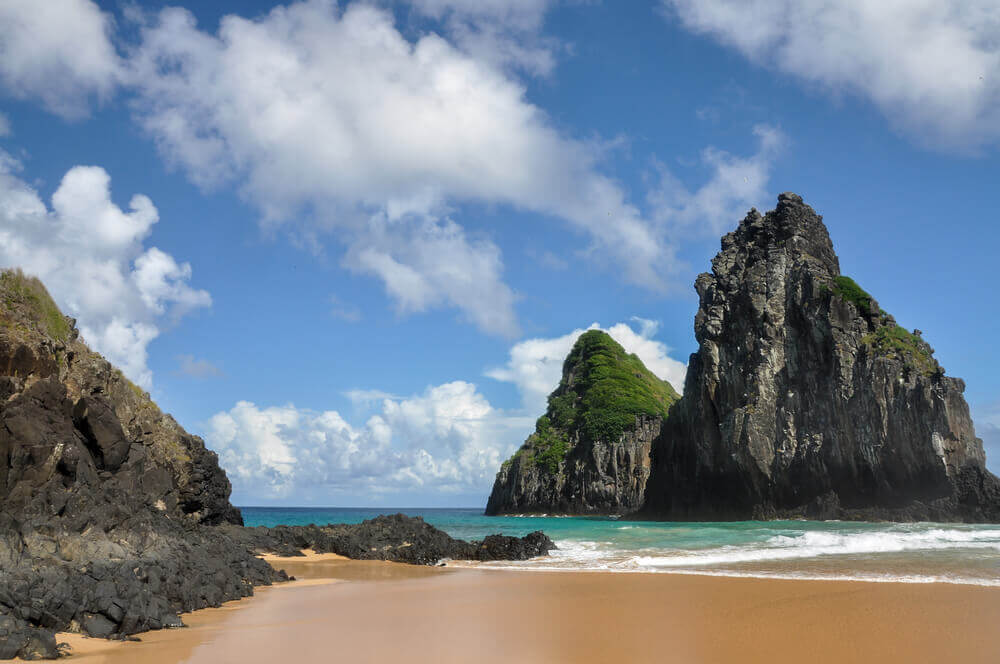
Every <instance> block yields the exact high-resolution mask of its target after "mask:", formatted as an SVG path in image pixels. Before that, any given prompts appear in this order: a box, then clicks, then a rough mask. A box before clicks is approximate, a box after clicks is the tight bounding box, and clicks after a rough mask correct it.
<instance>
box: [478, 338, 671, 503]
mask: <svg viewBox="0 0 1000 664" xmlns="http://www.w3.org/2000/svg"><path fill="white" fill-rule="evenodd" d="M676 399H677V393H676V392H675V391H674V389H673V388H672V387H671V386H670V385H669V384H668V383H667V382H665V381H662V380H660V379H659V378H657V377H656V376H654V375H653V374H652V373H650V371H649V370H648V369H646V367H645V366H643V364H642V362H641V361H640V360H639V358H637V357H636V356H634V355H628V354H627V353H626V352H625V350H624V349H623V348H622V347H621V346H620V345H619V344H618V343H617V342H616V341H614V340H613V339H612V338H611V337H610V336H608V335H607V334H606V333H604V332H601V331H599V330H591V331H588V332H585V333H584V334H582V335H581V336H580V338H579V339H578V340H577V342H576V345H575V346H574V347H573V350H572V351H571V352H570V354H569V356H568V357H567V358H566V362H565V363H564V365H563V376H562V380H561V381H560V383H559V386H558V387H557V388H556V390H555V391H554V392H553V393H552V394H551V395H550V396H549V408H548V410H547V411H546V414H545V415H544V416H542V417H540V418H539V419H538V423H537V425H536V430H535V433H533V434H532V435H531V436H529V437H528V440H527V441H525V443H524V445H523V446H522V447H521V449H519V450H518V451H517V452H516V453H515V454H514V456H513V457H511V459H509V460H508V461H506V462H505V463H504V464H503V466H502V467H501V468H500V472H498V473H497V477H496V481H495V483H494V484H493V491H492V493H491V494H490V498H489V503H488V504H487V506H486V513H487V514H524V513H546V514H553V513H558V514H623V513H628V512H634V511H635V510H637V509H638V508H639V507H640V506H641V505H642V500H643V496H644V494H645V487H646V478H647V477H648V476H649V468H650V457H649V453H650V446H651V445H652V443H653V440H654V439H655V438H656V437H657V436H658V435H659V433H660V429H661V427H662V426H663V421H664V418H665V416H666V414H667V411H668V409H669V407H670V404H671V403H673V402H674V401H675V400H676Z"/></svg>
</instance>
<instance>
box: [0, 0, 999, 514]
mask: <svg viewBox="0 0 1000 664" xmlns="http://www.w3.org/2000/svg"><path fill="white" fill-rule="evenodd" d="M998 182H1000V6H998V5H997V4H996V3H995V2H994V1H993V0H890V1H887V2H881V3H869V2H865V1H864V0H841V1H840V2H831V1H828V0H827V1H824V0H746V1H739V2H737V1H736V0H658V1H654V0H650V1H649V2H610V1H607V0H606V1H603V2H601V1H599V0H589V1H588V0H562V1H559V0H506V1H504V0H398V1H391V0H382V1H363V0H355V1H352V2H335V1H333V0H305V1H303V2H297V3H292V4H272V3H271V2H248V1H244V0H241V1H240V2H236V1H235V0H230V1H221V0H220V1H217V2H212V3H203V2H201V3H188V4H187V5H175V4H170V3H163V2H157V1H150V2H136V1H134V0H107V1H101V2H93V1H92V0H47V1H46V2H44V3H40V2H37V1H35V0H0V265H3V266H20V267H22V268H23V269H24V270H25V271H26V272H29V273H32V274H35V275H37V276H39V277H40V278H42V280H43V281H44V282H45V283H46V285H47V286H48V287H49V290H50V291H51V292H52V295H53V297H54V298H55V299H56V301H57V303H58V304H59V305H60V307H61V308H62V309H63V311H64V312H66V313H68V314H70V315H72V316H74V317H76V318H77V320H78V326H79V328H80V330H81V333H82V335H83V337H84V338H85V339H86V341H87V342H88V343H90V344H91V346H92V347H94V348H95V349H96V350H98V351H100V352H101V353H103V354H104V355H105V356H107V357H108V358H109V359H110V360H111V361H113V362H114V363H116V364H117V365H118V366H119V367H121V368H122V369H123V370H124V371H125V373H126V374H127V375H128V376H129V377H130V378H131V379H132V380H134V381H135V382H136V383H138V384H139V385H141V386H142V387H143V388H144V389H147V390H149V391H150V393H151V395H152V396H153V398H154V399H155V400H156V401H157V402H158V403H159V405H160V406H161V407H162V408H163V409H164V410H166V411H168V412H171V413H172V414H173V415H174V416H175V417H176V418H177V420H178V421H179V422H180V423H181V424H182V425H183V426H184V427H185V428H187V429H188V430H189V431H191V432H193V433H196V434H198V435H201V436H202V437H204V439H205V441H206V443H207V444H208V445H209V447H210V448H212V449H214V450H215V451H216V452H218V453H219V456H220V461H221V463H222V465H223V467H224V468H225V469H226V471H227V473H228V474H229V477H230V479H231V480H232V482H233V485H234V492H233V502H234V503H236V504H237V505H324V506H345V507H346V506H376V507H390V506H394V507H405V506H420V507H439V506H469V507H478V506H482V505H484V504H485V501H486V497H487V495H488V493H489V489H490V487H491V486H492V482H493V478H494V475H495V473H496V470H497V469H498V467H499V465H500V463H501V462H502V461H503V459H505V458H506V457H507V456H509V454H510V453H512V452H513V451H514V450H515V449H516V448H517V447H518V446H519V445H520V443H521V442H522V441H523V439H524V438H525V436H526V435H527V434H528V433H529V432H530V431H531V430H532V428H533V423H534V420H535V418H536V417H537V416H538V415H540V414H541V413H542V412H543V411H544V407H545V397H546V395H547V394H548V392H549V391H551V390H552V389H553V388H554V387H555V385H556V383H557V382H558V380H559V373H560V367H561V363H562V360H563V358H564V356H565V355H566V353H567V352H568V351H569V349H570V347H571V346H572V343H573V341H574V339H575V337H576V336H577V335H578V334H579V333H580V332H581V331H582V330H585V329H588V328H591V327H600V328H601V329H605V330H607V331H608V332H609V333H610V334H611V335H612V336H614V337H615V338H616V339H617V340H618V341H619V342H621V343H622V344H623V345H624V346H625V348H626V349H627V350H629V351H630V352H635V353H637V354H638V355H639V356H640V358H641V359H642V360H643V361H644V362H645V363H646V365H647V366H648V367H649V368H650V369H651V370H653V371H654V372H655V373H656V374H657V375H659V376H660V377H661V378H664V379H666V380H669V381H670V382H671V383H672V384H673V385H674V387H675V388H677V389H678V390H680V389H682V387H683V376H684V371H685V365H686V362H687V358H688V356H689V355H690V354H691V353H692V352H693V351H694V350H695V349H696V343H695V340H694V334H693V316H694V313H695V311H696V310H697V298H696V295H695V293H694V290H693V288H692V284H693V282H694V279H695V277H696V276H697V274H698V273H699V272H702V271H705V270H708V269H709V268H710V263H709V262H710V260H711V258H712V256H714V255H715V253H716V252H717V251H718V249H719V237H720V236H721V235H723V234H724V233H726V232H728V231H729V230H732V229H733V228H735V226H736V225H737V224H738V222H739V220H740V219H742V218H743V216H744V215H745V214H746V212H747V210H749V208H750V207H757V208H758V209H760V210H768V209H771V208H773V207H774V204H775V200H776V196H777V194H779V193H781V192H783V191H794V192H796V193H799V194H800V195H802V196H803V197H804V198H805V200H806V202H807V203H809V204H810V205H812V206H813V207H814V208H815V209H816V210H817V212H819V213H820V214H822V215H823V216H824V219H825V221H826V224H827V226H828V228H829V230H830V234H831V236H832V239H833V241H834V246H835V249H836V251H837V253H838V254H839V256H840V262H841V268H842V270H843V272H844V273H845V274H848V275H850V276H852V277H853V278H855V280H857V281H858V282H859V283H860V284H861V285H862V286H863V287H864V288H865V289H866V290H868V291H869V292H871V293H872V294H873V295H874V296H875V297H876V299H877V300H878V301H879V303H880V305H881V306H882V307H883V308H884V309H885V310H887V311H889V312H891V313H892V314H893V315H894V316H895V317H896V318H897V320H898V321H899V322H900V323H901V324H902V325H904V326H905V327H908V328H911V329H912V328H915V327H919V328H920V329H921V330H923V333H924V338H925V339H927V340H928V341H929V342H930V343H931V344H932V345H933V346H934V348H935V350H936V356H937V358H938V359H939V361H940V362H941V364H942V365H943V366H944V367H945V368H946V370H947V371H948V373H949V374H950V375H953V376H959V377H961V378H963V379H964V380H965V381H966V385H967V389H966V398H967V400H968V402H969V404H970V407H971V409H972V414H973V417H974V420H975V423H976V428H977V432H978V435H979V436H981V437H982V438H983V440H984V443H985V445H986V449H987V459H988V465H989V467H990V468H991V469H992V470H994V472H996V471H998V470H1000V376H998V371H997V369H998V368H1000V354H998V351H997V343H996V340H997V339H998V338H1000V313H998V311H997V304H998V302H1000V298H998V296H997V292H996V284H997V278H996V273H995V269H996V255H997V247H1000V223H998V222H1000V219H998V212H997V209H998V207H997V203H996V196H997V192H998Z"/></svg>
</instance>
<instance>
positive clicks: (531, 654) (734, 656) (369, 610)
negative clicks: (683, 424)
mask: <svg viewBox="0 0 1000 664" xmlns="http://www.w3.org/2000/svg"><path fill="white" fill-rule="evenodd" d="M269 560H271V561H272V562H273V564H275V565H278V566H281V567H284V568H285V569H286V570H287V571H288V572H289V573H291V574H294V575H296V576H297V577H298V578H299V580H298V581H296V582H293V583H291V584H287V585H285V586H283V587H273V588H262V589H260V590H259V591H258V593H257V596H256V597H254V598H252V599H248V600H243V601H238V602H231V603H229V604H227V605H225V606H224V607H222V608H218V609H207V610H204V611H198V612H195V613H192V614H187V615H185V616H184V621H185V623H186V624H187V625H188V626H189V627H188V628H187V629H177V630H169V631H162V632H151V633H147V634H142V635H140V639H141V640H140V641H138V642H125V643H120V642H118V643H109V642H106V641H100V640H95V639H88V638H83V637H79V636H72V635H70V636H68V638H63V639H62V640H65V641H67V642H69V643H70V644H71V646H72V648H73V651H72V652H73V655H72V656H71V658H70V661H75V662H80V663H81V664H84V663H85V664H119V663H121V664H124V663H125V662H133V663H138V664H167V663H171V664H172V663H175V662H193V663H195V662H206V663H207V662H212V663H227V662H232V663H234V664H235V663H240V664H252V663H255V662H268V663H271V662H313V661H334V660H336V661H350V662H373V663H374V662H390V661H407V662H428V663H431V662H435V663H437V662H469V661H476V662H487V663H489V662H505V663H509V662H522V663H524V662H539V663H542V662H580V663H595V664H596V663H598V662H678V663H685V664H689V663H699V662H706V663H707V662H771V663H774V662H796V663H799V662H803V661H807V662H810V663H812V664H815V663H820V662H945V661H954V662H963V663H969V662H996V661H998V659H1000V633H998V631H997V630H996V625H997V624H1000V589H997V588H983V587H975V586H958V585H948V584H903V583H861V582H846V581H790V580H764V579H741V578H720V577H707V576H684V575H669V574H614V573H587V572H520V571H518V572H515V571H495V570H490V571H487V570H476V569H467V568H460V569H454V568H427V567H413V566H406V565H399V564H393V563H380V562H358V561H350V560H345V559H341V558H339V557H337V556H329V555H327V556H320V555H311V556H308V557H306V558H297V559H296V558H292V559H287V558H286V559H282V558H274V557H272V558H269ZM63 636H66V635H63Z"/></svg>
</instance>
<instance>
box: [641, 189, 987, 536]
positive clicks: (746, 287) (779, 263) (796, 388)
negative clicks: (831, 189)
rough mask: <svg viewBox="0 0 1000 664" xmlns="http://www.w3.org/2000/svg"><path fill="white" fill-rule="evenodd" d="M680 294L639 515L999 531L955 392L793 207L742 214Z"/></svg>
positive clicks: (790, 198) (801, 209) (798, 204)
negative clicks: (686, 305)
mask: <svg viewBox="0 0 1000 664" xmlns="http://www.w3.org/2000/svg"><path fill="white" fill-rule="evenodd" d="M695 288H696V290H697V291H698V295H699V298H700V306H699V309H698V313H697V316H696V318H695V335H696V338H697V340H698V343H699V348H698V351H697V352H696V353H695V354H693V355H692V356H691V360H690V363H689V366H688V374H687V380H686V382H685V387H684V397H683V399H682V400H681V401H679V402H678V403H677V404H676V405H675V406H674V408H673V409H672V410H671V414H670V418H669V419H668V421H667V424H666V426H665V428H664V431H663V433H662V434H661V436H660V438H659V439H658V440H657V441H656V443H655V444H654V449H653V459H654V464H653V469H652V473H651V476H650V478H649V480H648V482H647V485H646V501H645V505H644V506H643V510H642V512H643V514H645V515H646V516H649V517H654V518H663V519H671V520H673V519H677V520H680V519H699V520H700V519H705V520H723V519H750V518H754V519H771V518H781V517H809V518H822V519H827V518H840V519H892V520H940V521H956V520H957V521H998V520H1000V482H998V480H997V478H996V477H994V476H993V475H992V474H990V473H989V472H988V471H987V470H986V469H985V455H984V452H983V446H982V442H981V441H980V440H979V439H978V438H976V435H975V432H974V430H973V425H972V421H971V419H970V416H969V409H968V406H967V405H966V403H965V400H964V398H963V396H962V393H963V391H964V389H965V385H964V383H963V382H962V381H961V380H960V379H957V378H950V377H948V376H946V375H945V373H944V369H943V368H942V367H941V366H940V365H939V364H938V362H937V361H936V360H935V358H934V355H933V350H932V349H931V347H930V346H929V345H928V344H927V343H926V342H925V341H924V340H923V339H922V337H921V333H920V331H919V330H914V331H912V332H910V331H907V330H905V329H903V328H902V327H900V326H899V325H897V324H896V321H895V320H894V319H893V317H892V316H890V315H889V314H887V313H886V312H884V311H882V309H881V308H880V307H879V305H878V303H877V302H876V301H875V299H874V298H872V297H871V295H869V294H868V293H866V292H865V291H864V290H862V289H861V288H860V287H859V286H858V285H857V284H856V283H854V282H853V281H852V280H851V279H849V278H847V277H844V276H843V275H841V273H840V265H839V262H838V259H837V256H836V254H835V253H834V250H833V245H832V243H831V241H830V237H829V235H828V233H827V229H826V227H825V226H824V224H823V221H822V219H821V217H820V216H818V215H817V214H816V213H815V212H814V211H813V210H812V208H810V207H809V206H808V205H806V204H805V203H803V201H802V199H801V198H800V197H799V196H797V195H795V194H782V195H781V196H780V197H779V198H778V206H777V208H776V209H775V210H773V211H771V212H769V213H767V214H766V215H764V216H762V215H760V214H759V213H758V212H757V211H756V210H752V211H751V212H750V213H749V214H748V215H747V217H746V218H745V219H744V220H743V221H742V222H741V223H740V225H739V228H737V229H736V230H735V231H734V232H732V233H729V234H728V235H726V236H725V237H724V238H723V239H722V250H721V251H720V253H719V254H718V255H717V256H716V257H715V259H714V260H713V261H712V272H711V273H710V274H709V273H706V274H702V275H700V276H699V277H698V279H697V281H696V283H695Z"/></svg>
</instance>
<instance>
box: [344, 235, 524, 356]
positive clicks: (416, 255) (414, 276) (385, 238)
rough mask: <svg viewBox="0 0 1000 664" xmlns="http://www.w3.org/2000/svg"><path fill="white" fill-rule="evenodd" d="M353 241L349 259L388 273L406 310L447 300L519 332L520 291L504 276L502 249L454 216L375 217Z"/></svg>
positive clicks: (498, 329)
mask: <svg viewBox="0 0 1000 664" xmlns="http://www.w3.org/2000/svg"><path fill="white" fill-rule="evenodd" d="M367 230H368V232H367V233H366V234H364V235H362V236H360V237H359V238H358V239H357V240H356V241H355V243H354V245H353V246H352V247H351V249H350V250H349V252H348V255H347V258H346V261H345V262H346V264H347V265H348V267H350V268H351V269H352V270H355V271H357V272H367V273H370V274H373V275H375V276H377V277H379V278H380V279H382V282H383V284H384V285H385V289H386V292H387V293H388V294H389V295H390V296H391V297H392V298H393V299H394V300H395V301H396V303H397V305H398V308H399V310H400V312H402V313H407V312H415V311H426V310H427V309H429V308H431V307H435V306H439V305H441V304H443V303H447V304H450V305H453V306H455V307H457V308H458V309H459V310H461V311H462V312H464V314H465V316H466V317H467V318H468V319H469V320H470V321H471V322H472V323H474V324H475V325H476V326H477V327H479V328H480V329H482V330H486V331H489V332H492V333H494V334H501V335H503V336H506V337H514V336H516V335H517V334H518V331H519V328H518V324H517V317H516V315H515V313H514V299H515V296H514V293H513V292H512V291H511V289H510V288H508V287H507V285H506V284H505V283H504V282H503V279H502V274H503V261H502V259H501V257H500V250H499V249H498V248H497V246H496V245H495V244H493V243H492V242H490V241H488V240H479V241H470V240H469V239H468V238H467V237H466V233H465V231H464V230H463V229H462V227H461V226H459V225H458V224H456V223H454V222H453V221H451V220H448V219H445V220H442V221H438V220H435V219H430V218H424V219H423V220H422V221H420V222H417V223H409V224H405V225H400V224H398V223H394V222H392V221H390V220H388V219H386V218H385V217H384V216H380V217H373V218H372V220H371V222H370V225H369V227H368V229H367Z"/></svg>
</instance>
